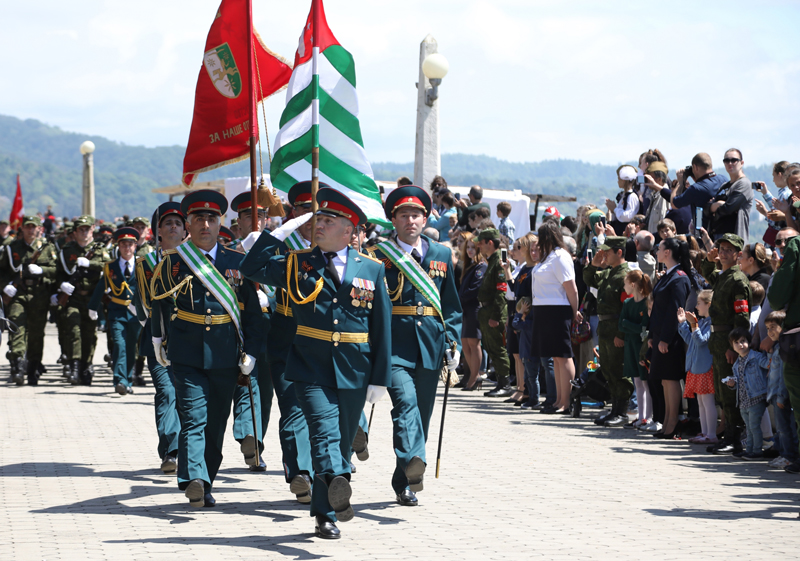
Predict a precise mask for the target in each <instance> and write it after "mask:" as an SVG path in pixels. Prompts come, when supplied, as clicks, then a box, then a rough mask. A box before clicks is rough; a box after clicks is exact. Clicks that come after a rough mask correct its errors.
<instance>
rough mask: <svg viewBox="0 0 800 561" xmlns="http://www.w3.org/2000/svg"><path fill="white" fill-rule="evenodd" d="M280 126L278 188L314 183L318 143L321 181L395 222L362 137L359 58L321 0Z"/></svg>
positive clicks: (314, 7)
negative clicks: (313, 165) (327, 15)
mask: <svg viewBox="0 0 800 561" xmlns="http://www.w3.org/2000/svg"><path fill="white" fill-rule="evenodd" d="M280 125H281V128H280V131H279V132H278V136H277V138H276V140H275V155H274V157H273V159H272V164H271V166H270V176H271V180H272V185H273V186H274V187H275V188H276V189H279V190H281V191H284V192H286V191H289V189H291V187H292V185H294V184H295V183H297V182H299V181H310V180H311V179H312V177H311V176H312V168H311V149H312V148H314V147H319V180H320V182H323V183H327V184H328V185H330V186H331V187H333V188H334V189H336V190H338V191H340V192H341V193H343V194H344V195H347V196H348V197H349V198H350V199H351V200H352V201H353V202H355V203H356V204H357V205H359V206H360V207H361V210H363V211H364V214H366V215H367V219H368V220H369V221H370V222H375V223H378V224H382V225H390V223H389V222H388V221H387V220H386V215H385V214H384V211H383V203H382V202H381V196H380V191H379V190H378V186H377V184H376V183H375V180H374V178H373V175H372V166H370V164H369V160H368V159H367V153H366V151H365V150H364V141H363V140H362V138H361V125H360V124H359V122H358V96H357V94H356V71H355V62H354V61H353V57H352V55H351V54H350V53H349V52H347V51H346V50H344V48H342V46H341V45H340V44H339V42H338V41H337V40H336V38H335V37H334V36H333V33H331V30H330V28H329V27H328V23H327V21H326V20H325V11H324V9H323V6H322V0H312V3H311V11H310V13H309V14H308V19H307V20H306V25H305V27H304V28H303V33H302V35H301V36H300V41H299V45H298V48H297V53H296V54H295V58H294V70H293V72H292V78H291V80H290V81H289V87H288V91H287V94H286V108H285V109H284V110H283V114H282V115H281V123H280Z"/></svg>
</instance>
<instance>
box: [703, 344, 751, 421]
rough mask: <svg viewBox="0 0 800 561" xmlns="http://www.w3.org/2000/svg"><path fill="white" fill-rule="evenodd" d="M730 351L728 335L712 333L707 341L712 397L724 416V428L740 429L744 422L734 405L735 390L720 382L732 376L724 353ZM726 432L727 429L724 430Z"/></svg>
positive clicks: (730, 366)
mask: <svg viewBox="0 0 800 561" xmlns="http://www.w3.org/2000/svg"><path fill="white" fill-rule="evenodd" d="M728 349H730V345H729V344H728V333H727V332H723V333H712V334H711V337H710V338H709V339H708V350H709V351H711V360H712V364H713V368H714V397H715V399H716V402H717V403H719V404H720V406H721V407H722V412H723V413H724V414H725V427H731V429H732V428H734V427H742V426H744V420H743V419H742V414H741V413H740V412H739V407H737V405H736V390H735V389H731V388H729V387H728V385H727V384H723V383H722V382H721V380H722V379H723V378H727V377H728V376H733V365H732V364H729V363H728V358H727V357H726V356H725V351H727V350H728ZM726 430H727V429H726Z"/></svg>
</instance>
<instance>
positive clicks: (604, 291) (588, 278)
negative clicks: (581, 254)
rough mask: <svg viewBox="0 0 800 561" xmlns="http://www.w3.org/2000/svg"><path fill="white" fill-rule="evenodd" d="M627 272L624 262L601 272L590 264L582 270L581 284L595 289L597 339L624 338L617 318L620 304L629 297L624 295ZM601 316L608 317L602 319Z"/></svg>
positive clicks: (620, 308) (620, 309)
mask: <svg viewBox="0 0 800 561" xmlns="http://www.w3.org/2000/svg"><path fill="white" fill-rule="evenodd" d="M629 271H630V267H628V263H627V262H626V261H625V262H622V263H621V264H619V265H617V266H616V267H613V268H611V269H603V270H602V271H601V270H599V269H598V268H597V267H595V266H594V265H592V264H591V263H589V265H587V266H586V268H584V269H583V282H585V283H586V286H590V287H592V288H596V289H597V316H598V319H599V320H600V321H599V323H598V325H597V335H598V336H599V337H617V338H619V339H624V338H625V334H624V333H623V332H622V331H620V330H619V316H620V313H621V312H622V304H623V303H624V302H625V300H627V298H628V296H629V295H628V294H626V293H625V276H626V275H627V274H628V272H629ZM603 316H609V317H608V318H606V319H603Z"/></svg>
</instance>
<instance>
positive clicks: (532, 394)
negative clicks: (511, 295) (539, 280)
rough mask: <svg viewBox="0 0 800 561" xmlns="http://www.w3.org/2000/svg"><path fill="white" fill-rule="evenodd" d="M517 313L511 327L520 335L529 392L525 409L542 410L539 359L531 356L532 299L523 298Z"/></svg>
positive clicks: (520, 348)
mask: <svg viewBox="0 0 800 561" xmlns="http://www.w3.org/2000/svg"><path fill="white" fill-rule="evenodd" d="M516 309H517V313H516V314H514V317H513V319H512V320H511V327H512V329H514V331H516V332H517V333H519V358H520V359H521V360H522V364H523V366H524V367H525V389H526V390H527V391H528V400H527V402H526V403H527V404H528V405H527V407H525V409H540V408H541V405H539V389H540V388H539V363H540V361H539V359H538V358H536V357H533V356H531V341H532V340H533V317H532V314H531V298H530V296H523V297H522V298H520V299H519V300H518V301H517V308H516Z"/></svg>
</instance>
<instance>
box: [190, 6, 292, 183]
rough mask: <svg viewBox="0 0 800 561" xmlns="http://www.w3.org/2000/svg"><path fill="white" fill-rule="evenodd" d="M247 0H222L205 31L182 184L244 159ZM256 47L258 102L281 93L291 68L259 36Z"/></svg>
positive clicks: (246, 144)
mask: <svg viewBox="0 0 800 561" xmlns="http://www.w3.org/2000/svg"><path fill="white" fill-rule="evenodd" d="M250 1H251V0H222V3H221V4H220V5H219V9H218V10H217V15H216V17H215V19H214V23H213V24H212V25H211V30H210V31H209V32H208V38H207V39H206V48H205V53H204V54H203V65H202V67H201V68H200V75H199V76H198V78H197V87H196V88H195V94H194V115H193V116H192V128H191V131H190V132H189V143H188V145H187V147H186V155H185V156H184V158H183V177H182V182H183V184H184V185H187V186H188V185H191V184H192V182H194V180H195V178H196V177H197V174H198V173H200V172H203V171H209V170H212V169H215V168H218V167H222V166H224V165H227V164H232V163H234V162H238V161H239V160H243V159H245V158H247V157H248V155H249V153H250V144H249V140H250V127H251V126H252V127H254V128H255V130H256V131H258V123H250V99H251V92H250V91H249V90H250V87H249V85H248V84H249V81H248V75H247V65H248V64H247V60H248V54H249V53H248V49H249V46H248V45H247V38H248V36H249V33H248V31H249V30H248V28H247V19H248V18H247V14H248V10H249V9H250ZM253 34H254V37H255V41H254V43H255V44H254V45H253V47H254V49H255V60H256V69H257V72H258V74H257V77H256V80H255V84H256V94H255V97H256V99H257V100H258V101H261V100H264V99H266V98H268V97H269V96H271V95H272V94H274V93H276V92H278V91H280V90H281V89H283V88H284V87H285V86H286V84H288V83H289V79H290V78H291V76H292V68H291V66H289V64H288V63H287V62H286V61H285V60H284V59H283V58H281V57H280V56H278V55H276V54H275V53H273V52H272V51H270V50H269V49H268V48H267V47H266V46H265V45H264V43H262V42H261V38H260V37H259V36H258V33H256V32H255V30H253ZM256 136H257V135H256Z"/></svg>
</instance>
